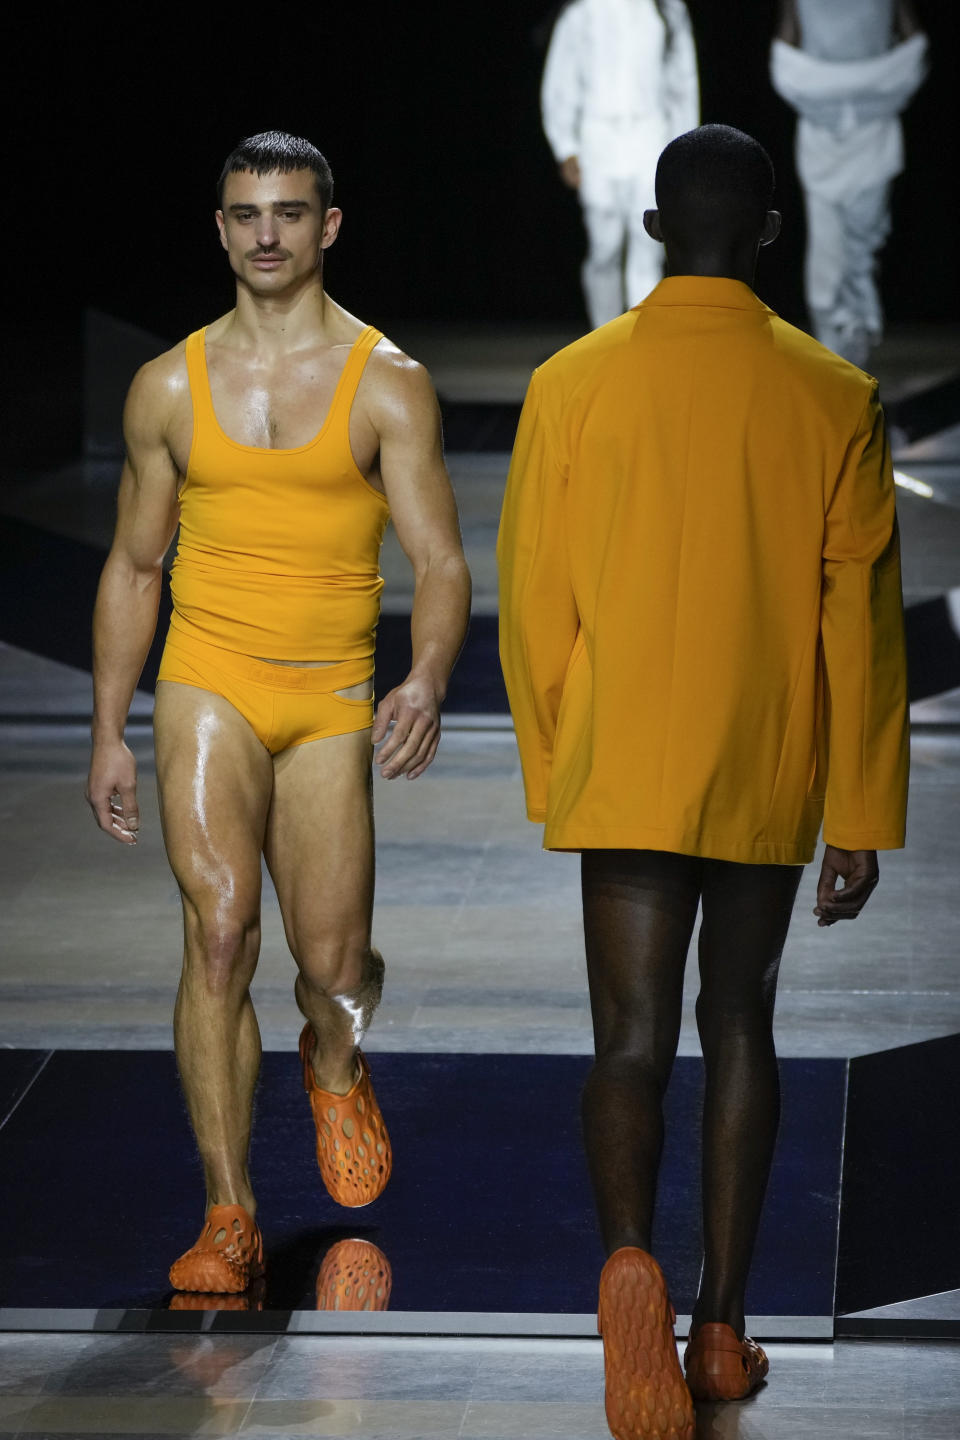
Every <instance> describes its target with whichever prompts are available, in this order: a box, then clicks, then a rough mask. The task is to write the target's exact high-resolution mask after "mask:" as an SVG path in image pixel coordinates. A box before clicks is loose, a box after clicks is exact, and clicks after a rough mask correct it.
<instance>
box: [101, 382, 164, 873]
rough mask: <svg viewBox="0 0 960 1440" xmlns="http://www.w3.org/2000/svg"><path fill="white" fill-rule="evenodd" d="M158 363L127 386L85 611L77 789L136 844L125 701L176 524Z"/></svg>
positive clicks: (152, 620) (143, 651)
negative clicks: (85, 762)
mask: <svg viewBox="0 0 960 1440" xmlns="http://www.w3.org/2000/svg"><path fill="white" fill-rule="evenodd" d="M168 380H169V377H168V375H167V371H166V369H165V368H164V366H163V365H161V364H159V363H158V362H153V363H152V364H151V365H149V366H145V367H144V369H143V370H141V371H140V372H139V374H138V375H137V377H136V378H135V380H134V382H133V385H132V386H131V387H130V394H129V396H128V398H127V404H126V407H125V409H124V416H123V428H124V437H125V441H126V447H127V460H126V463H125V465H124V467H123V474H122V476H121V480H120V491H119V495H118V498H117V529H116V534H115V536H114V541H113V545H112V547H111V550H110V554H109V556H108V558H107V562H106V565H105V566H104V568H103V575H102V576H101V579H100V588H99V590H98V592H97V604H96V610H95V611H94V625H93V653H94V675H95V677H96V683H95V686H94V713H93V749H92V753H91V758H90V773H89V776H88V778H87V789H86V796H87V801H88V803H89V805H90V808H91V810H92V811H93V813H94V817H95V819H96V821H97V824H98V825H99V826H100V829H101V830H104V831H105V832H106V833H107V834H108V835H112V836H113V838H114V839H115V840H118V841H119V842H120V843H121V844H122V845H135V844H136V843H137V831H138V829H139V827H140V815H139V810H138V807H137V763H136V760H135V759H134V757H133V754H132V753H131V751H130V749H129V748H128V747H127V745H126V744H125V743H124V739H123V731H124V725H125V724H126V719H127V711H128V710H129V708H130V701H131V699H132V698H133V692H134V690H135V689H136V685H137V681H138V679H139V678H140V671H141V670H142V669H143V662H144V660H145V659H146V657H147V651H148V650H149V649H150V642H151V640H152V639H153V633H154V630H155V629H156V624H157V607H158V604H159V601H160V576H161V566H162V563H163V557H164V554H165V553H166V550H167V547H168V545H169V544H170V541H171V540H172V539H173V536H174V533H175V531H176V528H177V517H178V507H177V484H178V481H179V474H178V471H177V467H176V465H175V464H174V461H173V459H172V457H171V454H170V451H169V449H168V447H167V442H166V439H165V430H166V425H167V420H168V412H169V409H170V405H171V403H172V401H173V400H174V398H175V396H174V391H175V390H176V388H177V387H176V384H174V385H173V389H172V390H171V388H170V385H169V384H168Z"/></svg>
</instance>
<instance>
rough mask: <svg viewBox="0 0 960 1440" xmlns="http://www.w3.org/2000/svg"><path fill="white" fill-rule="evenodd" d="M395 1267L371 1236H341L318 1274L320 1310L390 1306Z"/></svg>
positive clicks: (330, 1250)
mask: <svg viewBox="0 0 960 1440" xmlns="http://www.w3.org/2000/svg"><path fill="white" fill-rule="evenodd" d="M392 1286H393V1271H392V1270H391V1269H390V1261H389V1260H388V1259H387V1257H386V1255H384V1253H383V1251H382V1250H381V1249H380V1248H379V1247H378V1246H376V1245H374V1244H373V1242H372V1241H370V1240H338V1241H337V1243H336V1245H331V1247H330V1249H329V1250H328V1251H327V1253H326V1255H325V1256H324V1257H323V1264H322V1265H321V1266H320V1274H319V1275H318V1276H317V1309H318V1310H388V1309H389V1308H390V1291H391V1289H392Z"/></svg>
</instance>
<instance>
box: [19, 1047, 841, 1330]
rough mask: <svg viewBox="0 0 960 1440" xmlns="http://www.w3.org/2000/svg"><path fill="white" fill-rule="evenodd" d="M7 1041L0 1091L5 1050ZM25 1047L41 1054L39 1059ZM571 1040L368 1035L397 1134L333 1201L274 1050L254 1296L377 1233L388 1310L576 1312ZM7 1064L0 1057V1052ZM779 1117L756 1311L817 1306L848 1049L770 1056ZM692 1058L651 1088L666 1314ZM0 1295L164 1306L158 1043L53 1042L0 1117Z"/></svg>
mask: <svg viewBox="0 0 960 1440" xmlns="http://www.w3.org/2000/svg"><path fill="white" fill-rule="evenodd" d="M30 1054H32V1055H33V1057H34V1059H33V1061H32V1062H31V1061H30V1060H29V1059H28V1058H27V1052H9V1051H8V1052H3V1056H4V1058H3V1060H2V1062H0V1092H2V1091H3V1086H4V1085H5V1084H6V1083H7V1077H8V1074H9V1075H10V1076H12V1075H13V1073H14V1070H15V1068H16V1063H17V1062H16V1060H15V1059H14V1058H13V1057H16V1056H17V1055H21V1056H22V1057H23V1065H22V1067H21V1071H20V1072H19V1073H20V1074H21V1075H22V1074H24V1073H28V1072H29V1067H30V1064H31V1063H33V1066H34V1069H36V1056H37V1052H30ZM40 1058H41V1059H42V1057H40ZM588 1065H589V1061H588V1059H587V1058H586V1057H583V1056H546V1055H423V1054H375V1055H373V1056H372V1068H373V1074H374V1079H375V1083H376V1087H377V1093H378V1096H379V1098H380V1101H381V1104H382V1106H383V1109H384V1113H385V1115H386V1118H387V1121H388V1124H389V1128H390V1131H391V1137H392V1140H393V1145H394V1152H395V1168H394V1174H393V1179H392V1180H391V1183H390V1185H389V1186H388V1187H387V1190H386V1191H385V1193H384V1194H383V1196H382V1197H381V1198H380V1199H379V1200H378V1201H376V1202H375V1203H374V1204H373V1205H371V1206H369V1207H367V1208H365V1209H362V1210H359V1211H353V1212H350V1211H345V1210H343V1209H341V1208H340V1207H338V1206H337V1205H335V1204H334V1203H333V1201H332V1200H330V1198H329V1197H328V1196H327V1194H326V1192H325V1190H324V1189H323V1187H322V1185H321V1183H320V1179H319V1175H318V1172H317V1170H316V1166H315V1162H314V1160H313V1126H312V1121H311V1118H310V1112H309V1107H308V1104H307V1101H306V1098H305V1096H304V1094H303V1090H302V1087H301V1084H300V1075H299V1066H298V1063H297V1058H296V1055H295V1053H294V1052H293V1051H292V1050H291V1053H290V1054H289V1055H287V1054H277V1053H269V1054H266V1055H264V1058H263V1071H262V1076H261V1082H260V1086H259V1090H258V1094H257V1105H256V1117H255V1126H254V1137H253V1145H252V1174H253V1178H254V1184H255V1187H256V1190H257V1194H258V1200H259V1205H260V1218H261V1223H262V1225H263V1229H264V1236H265V1241H266V1246H267V1253H268V1282H267V1296H266V1307H267V1308H268V1309H280V1310H292V1309H298V1308H309V1309H312V1308H313V1307H314V1304H315V1297H314V1284H315V1279H316V1274H317V1270H318V1267H319V1264H320V1262H321V1260H322V1257H323V1254H324V1253H325V1251H326V1250H327V1249H328V1248H329V1246H330V1245H331V1244H332V1243H333V1242H334V1241H335V1240H337V1239H339V1238H342V1237H344V1236H347V1235H354V1236H362V1237H366V1238H369V1239H371V1240H373V1241H374V1242H375V1243H376V1244H377V1245H379V1246H380V1248H381V1249H382V1250H383V1252H384V1253H385V1254H386V1256H387V1257H388V1259H389V1261H390V1264H391V1266H392V1270H393V1294H392V1299H391V1310H393V1311H397V1310H408V1311H418V1312H425V1311H426V1312H436V1311H455V1312H471V1313H476V1312H494V1313H498V1312H499V1313H502V1312H511V1313H516V1312H530V1313H543V1314H584V1313H588V1312H590V1311H591V1310H592V1309H593V1308H594V1306H595V1303H596V1281H597V1275H598V1273H599V1270H600V1267H601V1264H602V1261H603V1256H602V1253H601V1248H600V1243H599V1239H598V1237H597V1233H596V1226H595V1221H594V1215H593V1208H592V1203H591V1198H590V1192H589V1185H588V1180H587V1175H586V1167H585V1164H584V1161H583V1158H582V1153H581V1147H580V1135H579V1120H578V1102H579V1092H580V1087H581V1085H582V1083H583V1079H584V1076H585V1074H586V1071H587V1068H588ZM5 1067H6V1068H5ZM781 1069H782V1075H783V1093H784V1121H783V1125H782V1129H781V1136H780V1143H779V1146H778V1153H777V1160H776V1164H775V1169H774V1174H773V1178H772V1181H771V1187H770V1193H769V1198H768V1204H767V1210H766V1215H765V1218H764V1223H763V1229H762V1233H761V1236H760V1242H759V1247H758V1253H757V1258H756V1263H755V1266H754V1271H753V1278H752V1281H751V1288H750V1293H749V1295H748V1310H749V1311H750V1313H752V1314H755V1315H761V1314H762V1315H790V1316H817V1315H819V1316H824V1315H832V1314H833V1298H834V1272H835V1252H836V1234H837V1215H838V1207H839V1190H840V1161H841V1143H842V1130H843V1108H844V1085H845V1062H844V1061H842V1060H786V1061H784V1062H782V1066H781ZM701 1086H702V1069H701V1062H700V1061H699V1060H696V1059H681V1060H678V1062H677V1064H676V1067H675V1070H674V1075H673V1079H672V1081H671V1085H670V1091H669V1094H668V1098H667V1112H668V1113H667V1124H668V1140H667V1146H666V1151H665V1154H664V1162H663V1169H662V1172H661V1191H660V1207H659V1212H658V1219H657V1236H656V1244H655V1248H656V1249H657V1253H658V1255H659V1257H660V1259H661V1263H662V1264H663V1267H664V1269H665V1271H666V1273H667V1276H668V1280H669V1283H670V1285H671V1289H672V1293H673V1298H674V1302H675V1304H676V1307H677V1310H678V1311H679V1312H680V1313H687V1312H689V1310H690V1308H691V1306H692V1303H693V1299H694V1294H695V1290H696V1284H697V1277H698V1274H699V1267H700V1239H699V1156H698V1153H697V1150H698V1146H697V1135H698V1131H699V1114H700V1104H701V1101H700V1092H701ZM0 1173H2V1175H3V1177H4V1182H3V1183H4V1188H5V1191H6V1193H5V1195H4V1199H3V1213H4V1222H5V1223H4V1225H3V1227H2V1228H0V1275H2V1281H0V1284H2V1292H0V1293H2V1302H0V1303H2V1305H3V1306H4V1307H6V1308H17V1307H29V1308H34V1309H36V1308H40V1309H45V1308H49V1309H61V1308H63V1309H71V1308H81V1309H90V1308H97V1309H102V1308H107V1309H159V1308H163V1307H164V1306H165V1305H166V1304H167V1303H168V1301H169V1298H170V1292H169V1288H168V1285H167V1280H166V1272H167V1268H168V1266H169V1264H170V1261H171V1260H172V1259H173V1258H175V1256H176V1255H178V1254H179V1253H180V1252H181V1251H182V1250H184V1249H186V1248H187V1246H188V1245H189V1244H191V1243H192V1242H193V1240H194V1239H195V1237H196V1235H197V1233H198V1231H199V1228H200V1224H201V1220H202V1185H201V1174H200V1168H199V1164H198V1162H197V1160H196V1158H195V1156H194V1152H193V1145H192V1141H191V1136H190V1131H189V1127H188V1125H187V1120H186V1114H185V1111H184V1107H183V1102H182V1100H181V1097H180V1092H179V1089H178V1084H177V1079H176V1072H175V1067H174V1061H173V1056H172V1055H170V1054H168V1053H163V1052H143V1053H141V1052H135V1051H99V1052H98V1051H57V1052H55V1053H54V1054H53V1056H52V1058H51V1059H50V1060H49V1063H47V1064H46V1066H45V1067H44V1068H43V1070H42V1071H41V1073H40V1074H39V1076H38V1077H37V1078H36V1079H35V1081H34V1083H33V1084H32V1086H31V1087H30V1089H29V1091H28V1093H27V1094H26V1096H25V1097H24V1098H23V1099H22V1100H21V1103H20V1104H19V1106H17V1108H16V1109H15V1110H14V1112H13V1113H12V1114H11V1115H9V1118H8V1119H7V1123H6V1124H5V1125H4V1126H3V1128H2V1129H0Z"/></svg>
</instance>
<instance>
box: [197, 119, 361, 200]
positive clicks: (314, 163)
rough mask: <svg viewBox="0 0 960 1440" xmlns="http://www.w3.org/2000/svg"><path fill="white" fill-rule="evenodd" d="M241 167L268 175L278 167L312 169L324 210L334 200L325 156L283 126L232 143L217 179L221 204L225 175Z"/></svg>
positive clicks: (279, 168)
mask: <svg viewBox="0 0 960 1440" xmlns="http://www.w3.org/2000/svg"><path fill="white" fill-rule="evenodd" d="M243 170H252V171H253V173H254V174H255V175H269V174H271V173H272V172H273V171H274V170H279V171H280V173H281V174H282V175H288V174H289V173H290V171H291V170H312V171H313V178H314V180H315V181H316V186H317V194H318V195H319V196H320V204H321V206H322V208H323V213H324V214H326V213H327V211H328V210H329V208H330V204H331V202H332V200H333V174H332V172H331V170H330V166H329V165H328V164H327V162H326V159H325V158H324V156H323V155H321V154H320V151H319V150H318V149H317V147H316V145H311V143H310V141H309V140H304V139H302V138H301V137H300V136H299V135H288V134H287V132H286V131H285V130H264V131H263V133H262V134H260V135H250V136H248V138H247V139H246V140H241V141H240V144H239V145H237V146H235V147H234V149H233V150H231V151H230V154H229V155H228V156H227V158H226V160H225V161H224V162H223V169H222V170H221V171H220V179H219V180H218V181H217V203H218V204H219V205H221V206H222V205H223V187H224V184H225V183H226V179H227V176H228V175H237V174H239V173H240V172H241V171H243Z"/></svg>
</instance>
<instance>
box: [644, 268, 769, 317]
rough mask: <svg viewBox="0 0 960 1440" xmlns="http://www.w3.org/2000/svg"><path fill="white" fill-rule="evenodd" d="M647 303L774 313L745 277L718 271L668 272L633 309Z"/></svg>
mask: <svg viewBox="0 0 960 1440" xmlns="http://www.w3.org/2000/svg"><path fill="white" fill-rule="evenodd" d="M646 305H708V306H713V307H715V308H718V309H721V310H764V311H766V312H767V314H769V315H772V314H773V313H774V312H773V311H772V310H771V309H770V307H769V305H764V303H763V301H762V300H761V299H760V297H759V296H758V295H755V294H754V292H753V291H752V290H751V289H750V286H749V285H745V284H744V283H743V281H742V280H729V279H727V278H726V277H725V276H716V275H668V276H667V277H666V279H664V280H661V281H660V284H659V285H657V286H656V288H655V289H653V290H651V292H650V294H649V295H648V296H647V298H646V299H645V300H641V302H640V304H639V305H635V306H634V307H633V309H634V310H642V309H643V308H644V306H646Z"/></svg>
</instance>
